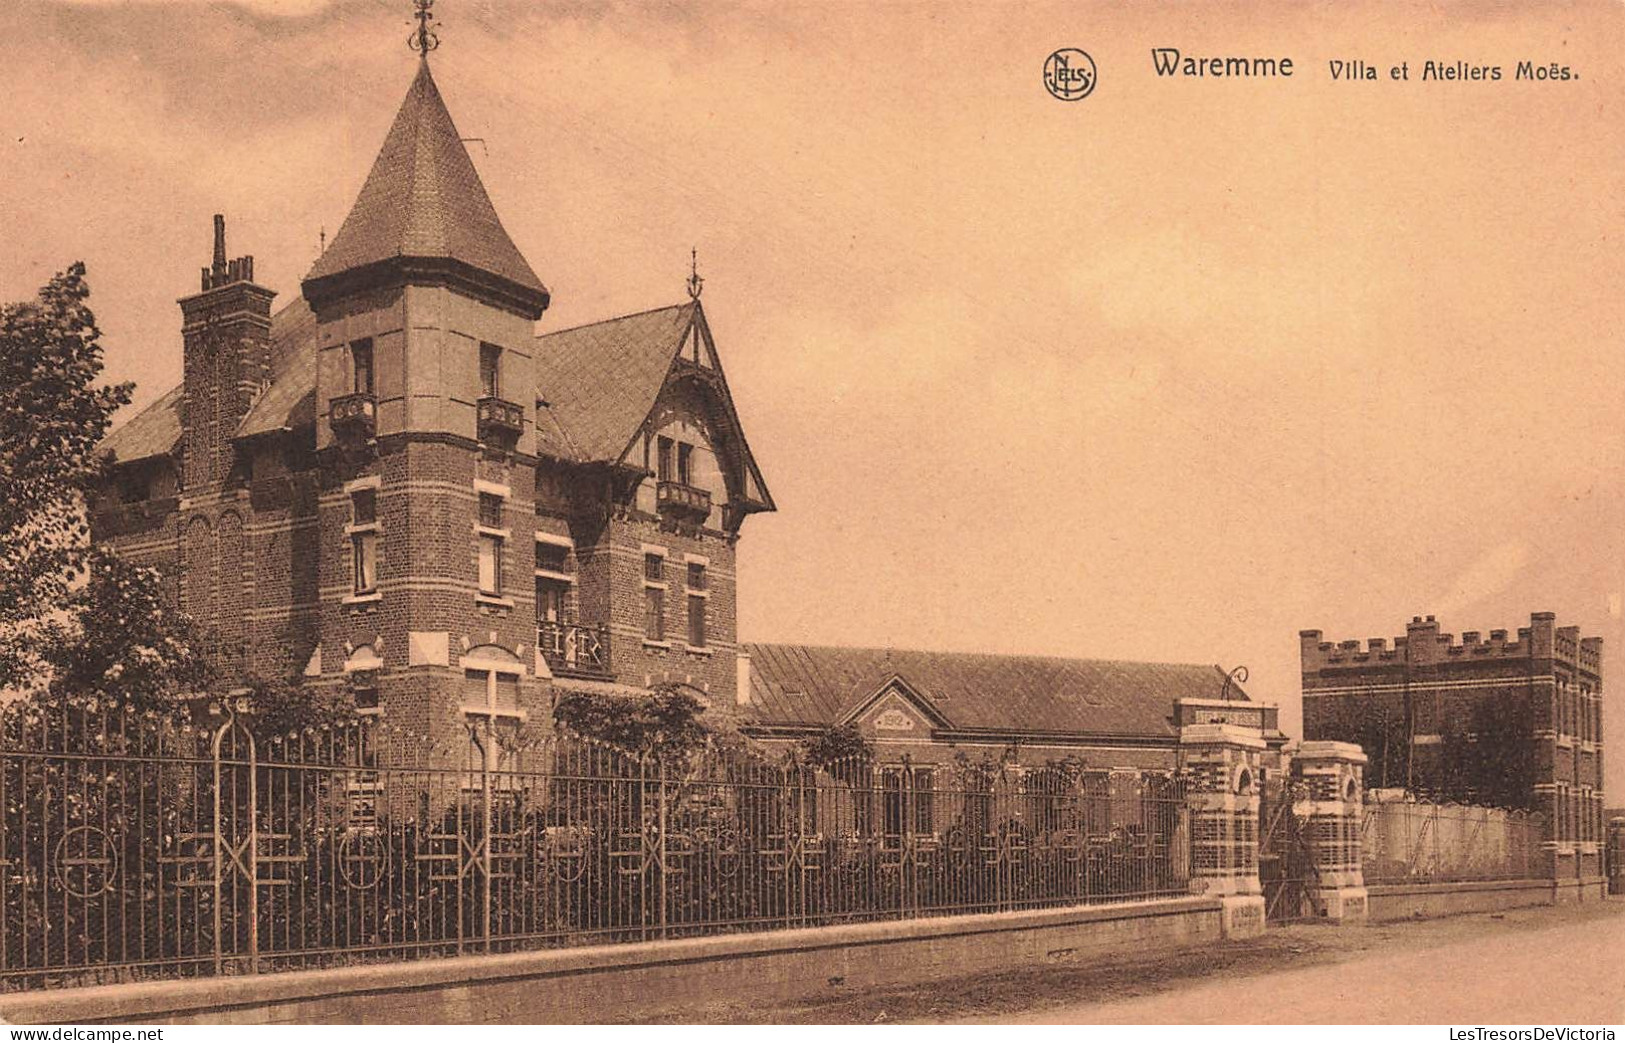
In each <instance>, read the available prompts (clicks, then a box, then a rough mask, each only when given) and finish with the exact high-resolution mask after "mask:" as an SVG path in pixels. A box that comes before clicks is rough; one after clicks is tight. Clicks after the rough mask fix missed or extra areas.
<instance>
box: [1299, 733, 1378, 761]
mask: <svg viewBox="0 0 1625 1043" xmlns="http://www.w3.org/2000/svg"><path fill="white" fill-rule="evenodd" d="M1292 756H1293V758H1294V759H1295V760H1303V761H1342V762H1343V763H1346V764H1364V763H1365V762H1366V755H1365V751H1364V750H1362V749H1361V748H1360V746H1359V744H1358V743H1352V742H1332V741H1330V740H1328V739H1316V740H1314V741H1312V742H1301V743H1299V744H1298V749H1297V751H1296V752H1295V753H1293V755H1292Z"/></svg>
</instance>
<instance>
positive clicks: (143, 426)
mask: <svg viewBox="0 0 1625 1043" xmlns="http://www.w3.org/2000/svg"><path fill="white" fill-rule="evenodd" d="M183 390H184V389H183V388H182V387H179V386H177V387H172V388H170V389H169V390H168V391H167V392H165V393H164V394H162V395H160V396H159V397H158V400H157V401H156V402H153V403H152V404H151V405H149V406H147V408H145V409H143V410H142V411H141V412H139V413H137V414H136V415H135V416H133V417H131V418H130V419H129V420H126V421H125V422H124V423H122V424H120V425H119V426H118V427H115V428H114V429H113V430H112V431H110V432H109V433H108V435H107V437H106V438H103V439H102V442H101V448H102V449H104V450H106V451H107V452H110V453H112V454H113V456H114V458H115V459H117V460H118V461H119V462H120V463H131V462H133V461H135V460H145V459H147V458H148V457H152V456H163V455H164V454H165V453H167V452H169V451H170V450H171V449H174V448H175V446H176V444H177V443H179V442H180V440H181V392H182V391H183Z"/></svg>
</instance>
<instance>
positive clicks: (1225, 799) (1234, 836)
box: [1179, 724, 1264, 938]
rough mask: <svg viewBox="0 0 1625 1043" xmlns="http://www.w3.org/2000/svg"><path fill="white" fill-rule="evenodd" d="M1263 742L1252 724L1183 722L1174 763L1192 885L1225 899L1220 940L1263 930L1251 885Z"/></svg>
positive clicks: (1258, 895) (1255, 887)
mask: <svg viewBox="0 0 1625 1043" xmlns="http://www.w3.org/2000/svg"><path fill="white" fill-rule="evenodd" d="M1263 753H1264V740H1263V738H1262V737H1260V735H1259V734H1258V732H1257V730H1256V729H1248V728H1238V727H1236V726H1235V725H1230V724H1187V725H1185V726H1184V727H1183V728H1181V729H1180V730H1179V766H1180V768H1181V769H1183V770H1184V772H1185V773H1186V775H1187V780H1188V781H1187V789H1186V801H1187V803H1188V805H1189V807H1190V815H1191V863H1192V864H1191V887H1192V889H1193V890H1195V891H1198V892H1200V893H1202V894H1206V895H1211V896H1215V897H1218V898H1220V899H1221V900H1222V901H1223V903H1224V909H1223V914H1222V916H1223V927H1224V934H1225V937H1227V938H1245V937H1248V936H1250V935H1255V934H1260V933H1262V932H1263V930H1264V895H1263V889H1262V888H1261V887H1260V886H1259V883H1258V793H1259V790H1258V786H1259V769H1260V767H1261V761H1262V759H1263Z"/></svg>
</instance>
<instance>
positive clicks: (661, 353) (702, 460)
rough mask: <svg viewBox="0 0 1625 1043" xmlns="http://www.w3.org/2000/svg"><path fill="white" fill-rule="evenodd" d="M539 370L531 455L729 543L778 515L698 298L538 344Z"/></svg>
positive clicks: (624, 501)
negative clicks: (602, 476) (762, 515)
mask: <svg viewBox="0 0 1625 1043" xmlns="http://www.w3.org/2000/svg"><path fill="white" fill-rule="evenodd" d="M537 369H538V374H539V379H538V383H537V406H538V416H537V425H538V451H539V452H540V453H541V454H542V455H544V456H551V457H553V458H555V459H557V460H559V461H563V462H567V463H570V464H577V465H580V464H587V465H592V466H594V467H597V468H600V469H604V470H607V471H608V472H609V473H610V474H611V475H612V476H613V478H612V482H611V487H612V490H613V491H612V493H611V495H612V496H613V497H614V498H615V499H616V501H617V502H618V503H619V504H621V505H622V506H624V507H627V508H630V509H634V510H636V511H638V512H640V513H642V514H646V515H654V516H658V517H660V518H662V519H666V520H669V521H670V522H671V523H672V524H674V525H678V526H683V527H691V528H695V529H707V530H712V531H718V532H723V533H727V534H734V533H737V532H738V531H739V527H740V524H741V522H742V521H743V520H744V518H745V517H746V516H747V515H750V514H754V513H757V512H760V511H771V510H774V509H775V508H774V505H773V498H772V495H771V494H770V493H769V492H768V489H767V484H766V482H765V481H763V479H762V473H761V470H760V468H759V467H758V466H757V464H756V460H755V457H754V456H753V455H752V454H751V450H750V445H749V443H748V442H747V441H746V440H745V433H744V429H743V427H742V426H741V424H740V422H739V414H738V412H737V410H736V409H735V408H734V402H733V396H732V394H731V393H730V392H729V390H728V381H727V377H726V376H725V374H724V372H723V368H722V361H721V358H720V356H719V354H718V352H717V347H716V342H715V340H714V339H713V337H712V334H711V327H710V324H709V322H707V321H706V317H705V310H704V309H703V308H702V307H701V305H700V302H699V300H698V299H694V300H691V301H689V302H688V303H686V304H679V305H673V306H671V307H667V308H657V309H655V310H653V311H647V312H640V313H638V314H636V315H627V316H623V317H621V318H618V319H611V320H609V321H607V322H599V323H594V324H592V325H589V326H580V327H577V328H575V329H570V330H563V331H560V332H558V333H552V334H548V335H546V336H543V337H541V338H539V339H538V342H537Z"/></svg>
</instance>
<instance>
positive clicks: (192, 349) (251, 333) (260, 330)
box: [179, 214, 276, 497]
mask: <svg viewBox="0 0 1625 1043" xmlns="http://www.w3.org/2000/svg"><path fill="white" fill-rule="evenodd" d="M201 283H202V285H201V289H200V291H199V292H198V293H197V294H195V295H193V296H191V297H183V298H181V300H180V302H179V303H180V306H181V336H182V340H183V344H184V348H183V356H184V365H185V374H186V376H185V399H184V405H183V407H182V410H181V451H182V458H183V459H182V468H181V474H182V487H183V491H184V493H185V495H187V496H189V497H196V496H199V495H201V494H204V493H206V492H208V491H210V490H212V489H218V488H220V487H222V486H223V485H224V484H225V483H226V481H227V479H228V477H229V475H230V473H231V467H232V462H233V453H232V443H231V439H232V436H233V435H234V434H236V432H237V427H238V425H239V424H241V423H242V420H243V417H244V416H246V415H247V413H248V407H249V406H250V405H251V404H252V403H253V401H254V397H255V396H256V395H257V394H259V392H260V390H261V389H262V388H264V387H265V385H266V384H268V383H269V382H270V379H271V299H272V298H273V297H275V296H276V292H275V291H274V290H268V289H266V288H265V287H263V286H258V285H256V284H255V283H254V258H253V257H247V256H245V257H237V258H233V259H231V260H228V259H227V258H226V219H225V217H224V216H223V215H221V214H215V215H214V253H213V256H212V259H211V261H210V264H209V266H208V267H206V268H204V269H203V270H202V279H201Z"/></svg>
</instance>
